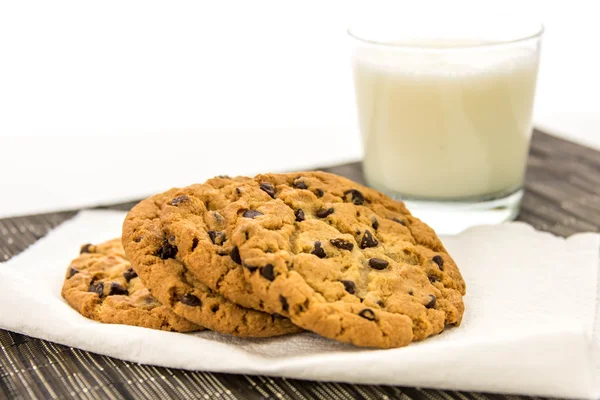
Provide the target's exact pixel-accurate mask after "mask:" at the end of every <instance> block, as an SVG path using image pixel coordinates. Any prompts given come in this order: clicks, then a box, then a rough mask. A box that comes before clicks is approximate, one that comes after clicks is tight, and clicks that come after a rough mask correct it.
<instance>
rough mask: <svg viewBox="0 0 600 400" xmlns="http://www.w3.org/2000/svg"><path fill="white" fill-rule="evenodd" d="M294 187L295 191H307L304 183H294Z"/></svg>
mask: <svg viewBox="0 0 600 400" xmlns="http://www.w3.org/2000/svg"><path fill="white" fill-rule="evenodd" d="M294 187H295V188H296V189H308V186H306V183H304V181H296V182H294Z"/></svg>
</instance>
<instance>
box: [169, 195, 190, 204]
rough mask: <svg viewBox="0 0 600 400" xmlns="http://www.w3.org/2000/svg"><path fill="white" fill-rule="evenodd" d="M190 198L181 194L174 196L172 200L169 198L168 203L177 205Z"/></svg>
mask: <svg viewBox="0 0 600 400" xmlns="http://www.w3.org/2000/svg"><path fill="white" fill-rule="evenodd" d="M189 199H190V198H189V197H187V196H185V195H181V196H177V197H175V198H174V199H173V200H171V201H170V202H169V204H170V205H172V206H178V205H180V204H181V203H185V202H186V201H188V200H189Z"/></svg>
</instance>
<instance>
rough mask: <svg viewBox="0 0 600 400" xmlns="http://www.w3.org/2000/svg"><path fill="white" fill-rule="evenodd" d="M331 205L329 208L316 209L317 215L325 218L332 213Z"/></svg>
mask: <svg viewBox="0 0 600 400" xmlns="http://www.w3.org/2000/svg"><path fill="white" fill-rule="evenodd" d="M333 211H334V210H333V207H330V208H321V209H320V210H318V211H317V217H319V218H327V217H328V216H329V215H331V214H333Z"/></svg>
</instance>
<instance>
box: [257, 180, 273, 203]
mask: <svg viewBox="0 0 600 400" xmlns="http://www.w3.org/2000/svg"><path fill="white" fill-rule="evenodd" d="M260 188H261V189H262V190H264V191H265V192H266V193H267V194H268V195H269V196H271V198H273V199H274V198H275V188H274V187H273V185H271V184H270V183H267V182H263V183H261V184H260Z"/></svg>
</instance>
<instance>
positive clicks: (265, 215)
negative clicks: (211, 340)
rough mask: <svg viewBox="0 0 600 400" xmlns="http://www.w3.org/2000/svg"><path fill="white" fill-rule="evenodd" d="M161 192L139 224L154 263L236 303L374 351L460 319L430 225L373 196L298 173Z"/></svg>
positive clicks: (331, 178) (450, 268)
mask: <svg viewBox="0 0 600 400" xmlns="http://www.w3.org/2000/svg"><path fill="white" fill-rule="evenodd" d="M168 196H170V199H165V200H164V201H165V203H166V204H165V205H164V207H163V208H162V210H161V213H160V220H161V223H160V226H158V224H157V225H156V226H155V227H154V228H152V229H150V230H153V231H155V232H160V233H157V234H158V235H160V236H161V237H163V238H168V246H169V247H168V248H169V249H170V251H169V252H168V253H169V254H167V257H166V258H172V259H177V260H180V261H182V262H183V263H184V264H186V266H187V268H188V269H189V271H191V272H192V273H193V274H194V275H195V277H196V278H198V279H200V280H201V281H202V282H204V283H206V284H207V285H208V286H209V287H210V288H211V289H213V290H215V291H217V292H219V293H221V294H223V295H224V296H226V297H227V298H229V299H230V300H232V301H234V302H236V303H237V304H241V305H243V306H246V307H253V308H256V309H259V310H264V311H266V312H269V313H278V314H282V315H284V316H288V317H289V318H290V319H291V320H292V322H294V323H295V324H296V325H298V326H300V327H302V328H305V329H308V330H311V331H314V332H316V333H318V334H320V335H322V336H325V337H329V338H332V339H336V340H339V341H343V342H349V343H353V344H356V345H359V346H373V347H381V348H388V347H399V346H404V345H407V344H408V343H410V342H411V341H413V340H421V339H424V338H426V337H428V336H430V335H434V334H437V333H440V332H441V331H442V330H443V329H444V327H445V325H447V324H451V325H459V324H460V322H461V319H462V315H463V312H464V305H463V300H462V296H463V295H464V294H465V283H464V281H463V279H462V276H461V274H460V272H459V270H458V268H457V266H456V264H455V263H454V261H453V260H452V258H451V257H450V256H449V255H448V253H447V252H446V250H445V249H444V246H443V245H442V243H441V242H440V240H439V239H438V237H437V236H436V234H435V232H433V230H432V229H431V228H429V227H428V226H427V225H425V224H424V223H423V222H421V221H420V220H419V219H417V218H415V217H413V216H412V215H411V214H410V212H409V211H408V210H407V209H406V208H405V206H404V204H403V203H401V202H397V201H394V200H392V199H390V198H388V197H387V196H385V195H383V194H381V193H379V192H377V191H375V190H372V189H369V188H366V187H364V186H361V185H359V184H357V183H355V182H352V181H350V180H348V179H345V178H342V177H339V176H336V175H332V174H327V173H323V172H299V173H291V174H268V175H259V176H257V177H255V178H253V179H247V178H238V179H236V180H227V179H221V178H216V179H212V180H209V181H208V182H207V183H206V184H204V185H193V186H190V187H187V188H184V189H181V190H179V191H171V192H169V193H168V194H167V197H168ZM157 217H158V216H157ZM132 239H134V237H132V236H129V238H128V239H126V238H124V240H132ZM165 243H167V242H165ZM126 246H127V244H126Z"/></svg>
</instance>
